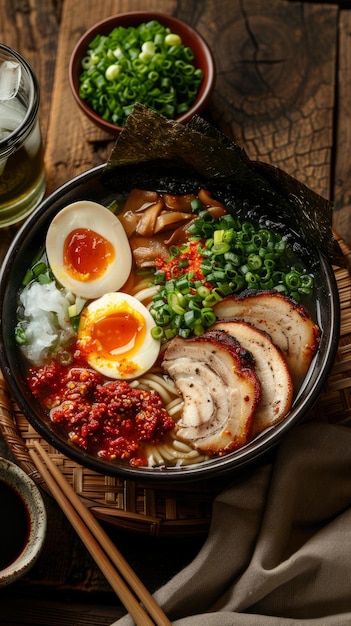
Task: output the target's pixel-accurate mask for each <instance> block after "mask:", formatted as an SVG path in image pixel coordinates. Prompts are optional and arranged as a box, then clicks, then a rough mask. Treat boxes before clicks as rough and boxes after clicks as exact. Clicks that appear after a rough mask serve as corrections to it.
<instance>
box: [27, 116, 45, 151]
mask: <svg viewBox="0 0 351 626" xmlns="http://www.w3.org/2000/svg"><path fill="white" fill-rule="evenodd" d="M40 143H41V135H40V128H39V122H38V121H37V122H36V124H35V126H34V128H33V130H32V132H31V133H30V135H29V137H28V138H27V139H26V141H25V142H24V147H25V149H26V151H27V154H29V156H30V157H34V156H35V155H36V153H37V152H38V150H39V148H40Z"/></svg>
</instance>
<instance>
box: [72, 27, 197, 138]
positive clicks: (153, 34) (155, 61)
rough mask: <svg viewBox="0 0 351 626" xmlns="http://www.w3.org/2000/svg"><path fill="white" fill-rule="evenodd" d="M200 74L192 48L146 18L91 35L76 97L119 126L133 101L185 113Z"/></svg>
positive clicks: (166, 112)
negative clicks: (134, 24) (106, 32)
mask: <svg viewBox="0 0 351 626" xmlns="http://www.w3.org/2000/svg"><path fill="white" fill-rule="evenodd" d="M202 78H203V73H202V70H201V69H200V68H197V67H196V66H195V65H194V52H193V50H191V49H190V48H189V47H187V46H185V45H183V43H182V41H181V38H180V37H179V35H178V34H176V33H172V32H171V31H170V29H169V28H166V27H164V26H162V24H160V23H159V22H158V21H157V20H151V21H150V22H147V23H142V24H139V26H137V27H133V26H130V27H127V28H124V27H122V26H119V27H117V28H114V29H113V30H112V31H111V33H109V35H107V36H102V35H96V37H94V39H93V40H92V41H91V42H90V44H89V46H88V49H87V52H86V55H85V56H84V58H83V61H82V72H81V74H80V77H79V95H80V97H81V98H82V99H83V100H85V101H86V103H87V104H88V105H89V106H90V107H91V108H92V109H93V110H94V111H95V112H96V113H98V115H100V116H101V117H102V118H103V119H105V120H107V121H109V122H112V123H114V124H118V125H120V126H124V124H125V122H126V119H127V117H128V115H130V112H131V110H132V107H133V105H134V103H135V102H141V103H142V104H145V105H146V106H149V107H150V108H152V109H154V110H155V111H157V112H158V113H161V114H162V115H165V116H166V117H168V118H174V117H176V116H178V115H181V114H182V113H185V112H186V111H188V110H189V108H190V107H191V106H192V104H193V103H194V101H195V99H196V97H197V94H198V91H199V88H200V85H201V82H202Z"/></svg>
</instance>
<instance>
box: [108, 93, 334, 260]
mask: <svg viewBox="0 0 351 626" xmlns="http://www.w3.org/2000/svg"><path fill="white" fill-rule="evenodd" d="M102 182H103V184H104V185H105V186H107V187H108V188H109V189H112V190H114V191H116V192H117V193H126V192H128V191H130V190H131V189H133V188H139V189H145V190H156V191H159V192H166V193H171V194H183V193H196V191H198V190H199V189H201V188H205V189H207V190H208V191H210V192H211V193H212V195H213V196H214V197H216V198H218V199H219V200H221V201H222V202H223V203H224V204H225V206H226V207H227V209H228V210H229V211H231V212H232V213H233V214H234V215H237V216H238V217H240V218H241V219H247V220H252V221H256V222H259V223H260V224H265V225H266V226H267V227H271V228H274V229H275V230H277V231H279V232H281V234H283V235H287V238H288V240H289V242H290V244H291V246H292V247H293V250H294V252H295V253H296V254H297V255H298V256H300V257H302V258H303V259H304V260H306V261H309V262H310V263H312V266H313V264H314V261H315V259H316V249H320V251H321V252H322V254H324V255H325V256H326V257H327V258H329V261H330V262H331V263H333V264H334V265H339V266H341V267H343V266H344V265H345V261H344V256H343V254H342V251H341V249H340V247H339V244H338V243H337V241H336V240H335V238H334V236H333V232H332V211H333V205H332V203H331V202H330V201H328V200H326V199H325V198H323V197H322V196H320V195H318V194H316V193H315V192H314V191H312V190H311V189H309V188H308V187H307V186H306V185H304V184H302V183H300V182H299V181H298V180H296V179H295V178H293V177H292V176H290V175H289V174H287V173H286V172H284V171H283V170H281V169H279V168H277V167H274V166H272V165H269V164H267V163H262V162H260V161H252V160H250V159H249V157H248V156H247V154H246V152H245V151H244V150H243V149H242V148H240V147H239V146H238V145H237V144H236V143H235V142H234V141H233V140H231V139H229V138H228V137H226V136H225V135H224V134H222V133H221V132H220V131H219V130H218V129H216V128H214V127H213V126H211V125H210V124H208V122H206V121H205V120H203V119H202V118H200V117H198V116H194V117H193V118H192V119H191V120H190V122H188V124H186V125H184V124H180V123H178V122H175V121H172V120H168V119H166V118H165V117H163V116H162V115H160V114H158V113H155V112H154V111H153V110H152V109H149V108H148V107H146V106H144V105H141V104H136V105H135V106H134V109H133V112H132V114H131V115H130V116H129V118H128V120H127V123H126V125H125V127H124V129H123V131H122V132H121V134H120V135H119V137H118V138H117V140H116V142H115V145H114V148H113V150H112V152H111V155H110V158H109V160H108V162H107V164H106V167H105V168H104V171H103V174H102Z"/></svg>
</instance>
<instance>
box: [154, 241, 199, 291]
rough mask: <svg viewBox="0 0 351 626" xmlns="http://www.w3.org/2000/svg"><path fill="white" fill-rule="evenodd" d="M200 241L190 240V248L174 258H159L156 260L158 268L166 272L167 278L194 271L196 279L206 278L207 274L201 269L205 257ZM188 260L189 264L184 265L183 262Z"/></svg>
mask: <svg viewBox="0 0 351 626" xmlns="http://www.w3.org/2000/svg"><path fill="white" fill-rule="evenodd" d="M198 247H199V242H198V241H190V242H189V245H188V250H186V251H184V252H181V253H180V254H178V255H177V256H175V257H173V259H163V258H159V259H157V260H156V267H157V269H158V270H160V271H162V272H164V273H165V277H166V280H171V279H172V278H178V277H179V276H180V275H181V274H187V273H188V272H190V271H192V272H194V276H193V279H194V280H201V281H204V280H205V276H204V274H203V272H202V270H201V263H202V262H203V260H204V258H203V256H202V255H201V254H200V252H199V250H198ZM183 262H187V265H184V266H183V267H182V263H183Z"/></svg>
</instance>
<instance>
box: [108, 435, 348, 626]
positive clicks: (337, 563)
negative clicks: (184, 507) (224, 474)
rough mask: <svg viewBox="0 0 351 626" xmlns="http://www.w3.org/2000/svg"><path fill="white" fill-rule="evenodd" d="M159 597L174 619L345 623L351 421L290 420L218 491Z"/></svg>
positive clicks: (195, 624)
mask: <svg viewBox="0 0 351 626" xmlns="http://www.w3.org/2000/svg"><path fill="white" fill-rule="evenodd" d="M155 597H156V599H157V601H158V602H159V604H160V605H161V606H162V607H163V609H164V610H165V612H166V613H167V615H168V617H169V619H171V620H172V623H173V624H174V626H276V625H277V626H278V625H279V626H291V625H293V626H297V625H308V626H315V625H318V626H331V625H337V626H347V625H351V428H349V427H348V426H346V425H345V426H341V425H337V426H333V425H330V424H324V423H306V424H302V425H299V426H297V427H295V428H294V429H293V430H292V431H291V432H290V433H289V434H288V435H287V436H286V437H285V439H284V440H283V441H282V442H281V443H280V445H279V447H278V449H277V452H276V454H275V455H274V460H272V461H271V462H269V463H265V464H263V465H261V466H260V467H259V468H258V469H257V470H255V471H254V472H252V473H251V472H250V475H248V476H247V477H246V478H245V479H243V480H242V481H238V482H235V483H234V484H233V485H232V486H230V487H229V488H227V489H226V490H225V491H223V493H221V494H220V495H219V496H218V497H217V498H216V500H215V502H214V505H213V518H212V523H211V528H210V531H209V535H208V538H207V539H206V541H205V543H204V545H203V547H202V548H201V550H200V552H199V554H198V555H197V556H196V557H195V559H194V560H193V561H192V562H191V563H190V564H189V565H188V566H187V567H186V568H185V569H183V570H182V571H180V572H179V573H178V574H176V575H175V576H174V577H173V578H172V579H171V580H170V581H169V582H168V583H167V584H166V585H164V586H163V587H162V588H161V589H159V590H158V591H157V592H156V593H155ZM131 624H133V620H132V619H131V618H130V617H128V616H126V617H123V618H122V619H120V620H118V621H117V622H115V624H114V625H113V626H130V625H131Z"/></svg>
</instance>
